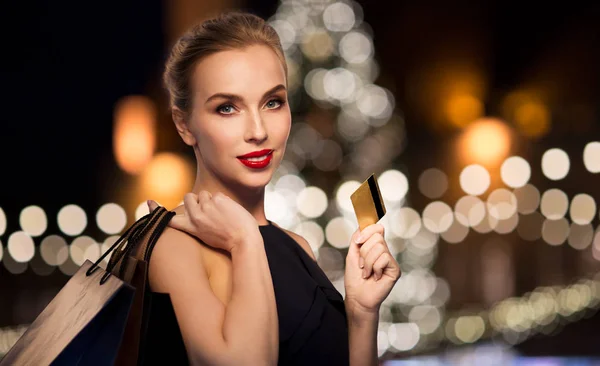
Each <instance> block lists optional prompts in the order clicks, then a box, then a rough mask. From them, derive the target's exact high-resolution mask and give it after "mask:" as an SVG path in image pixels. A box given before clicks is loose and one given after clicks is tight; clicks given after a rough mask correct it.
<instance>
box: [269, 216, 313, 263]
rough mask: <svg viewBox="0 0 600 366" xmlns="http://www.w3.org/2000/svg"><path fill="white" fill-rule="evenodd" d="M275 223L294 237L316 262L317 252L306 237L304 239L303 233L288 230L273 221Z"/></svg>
mask: <svg viewBox="0 0 600 366" xmlns="http://www.w3.org/2000/svg"><path fill="white" fill-rule="evenodd" d="M273 225H275V226H277V227H278V228H280V229H281V230H283V231H284V232H285V233H286V234H288V235H289V236H290V237H291V238H292V239H294V240H295V241H296V242H297V243H298V245H300V246H301V247H302V249H304V251H305V252H306V253H307V254H308V255H309V256H310V257H311V258H312V259H313V260H314V261H315V262H316V261H317V259H316V258H315V254H314V253H313V251H312V248H311V246H310V244H308V241H306V239H304V237H302V235H298V234H296V233H295V232H293V231H290V230H287V229H284V228H282V227H281V226H279V225H277V224H276V223H274V222H273Z"/></svg>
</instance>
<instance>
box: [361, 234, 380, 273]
mask: <svg viewBox="0 0 600 366" xmlns="http://www.w3.org/2000/svg"><path fill="white" fill-rule="evenodd" d="M382 241H384V240H383V237H382V236H381V235H379V234H377V233H375V234H373V235H372V236H371V237H370V238H369V239H367V241H366V242H365V243H364V244H357V245H358V247H359V248H360V252H359V258H358V268H364V267H365V257H366V256H367V253H368V252H369V251H370V250H371V248H373V247H374V246H375V245H377V243H379V242H382Z"/></svg>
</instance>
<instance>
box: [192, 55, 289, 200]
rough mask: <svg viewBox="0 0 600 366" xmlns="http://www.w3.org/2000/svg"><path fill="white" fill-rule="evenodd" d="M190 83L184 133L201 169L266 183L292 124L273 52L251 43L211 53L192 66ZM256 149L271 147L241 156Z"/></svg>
mask: <svg viewBox="0 0 600 366" xmlns="http://www.w3.org/2000/svg"><path fill="white" fill-rule="evenodd" d="M191 87H192V91H193V93H192V98H193V101H192V102H193V104H192V105H193V110H192V113H191V115H190V120H189V121H187V128H188V129H189V135H188V136H187V138H186V136H183V135H182V137H183V138H184V141H185V142H186V143H188V145H192V146H194V149H195V151H196V156H197V158H198V160H199V161H198V166H199V169H200V174H201V175H202V176H203V177H205V176H206V174H207V173H208V174H209V176H213V177H215V178H217V179H219V180H221V181H222V182H225V183H227V184H233V185H236V186H238V185H241V186H244V187H248V188H261V187H264V186H266V185H267V184H268V183H269V180H270V179H271V177H272V175H273V173H274V171H275V169H276V168H277V167H278V166H279V164H280V163H281V159H282V158H283V154H284V151H285V147H286V143H287V138H288V136H289V133H290V128H291V113H290V108H289V105H288V99H287V89H286V88H287V83H286V76H285V71H284V68H283V66H282V64H281V61H280V60H279V58H278V57H277V55H276V54H275V52H273V51H272V50H271V49H270V48H269V47H267V46H263V45H255V46H250V47H247V48H244V49H239V50H227V51H221V52H218V53H215V54H213V55H210V56H208V57H206V58H204V59H203V60H202V61H200V62H199V63H198V65H197V66H196V70H195V72H194V75H193V78H192V85H191ZM180 132H181V131H180ZM260 151H272V152H271V153H269V154H267V155H266V156H265V153H264V152H263V153H260V154H262V155H263V156H260V157H258V158H254V159H250V160H248V159H243V158H241V157H242V156H244V155H247V154H249V153H253V152H260ZM252 160H254V161H252Z"/></svg>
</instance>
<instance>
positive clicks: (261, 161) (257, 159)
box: [238, 150, 273, 169]
mask: <svg viewBox="0 0 600 366" xmlns="http://www.w3.org/2000/svg"><path fill="white" fill-rule="evenodd" d="M272 158H273V150H271V151H270V152H268V153H267V154H265V155H262V156H251V157H245V158H244V157H238V160H239V161H240V162H241V163H242V164H244V165H245V166H247V167H249V168H253V169H261V168H264V167H266V166H267V165H269V163H270V162H271V159H272Z"/></svg>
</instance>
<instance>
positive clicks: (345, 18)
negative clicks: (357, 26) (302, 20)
mask: <svg viewBox="0 0 600 366" xmlns="http://www.w3.org/2000/svg"><path fill="white" fill-rule="evenodd" d="M355 21H356V17H355V16H354V10H352V7H351V6H350V5H348V4H345V3H343V2H335V3H333V4H331V5H329V6H328V7H327V8H325V10H324V11H323V23H324V24H325V27H326V28H327V29H329V30H330V31H332V32H347V31H349V30H350V29H352V27H354V22H355Z"/></svg>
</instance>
